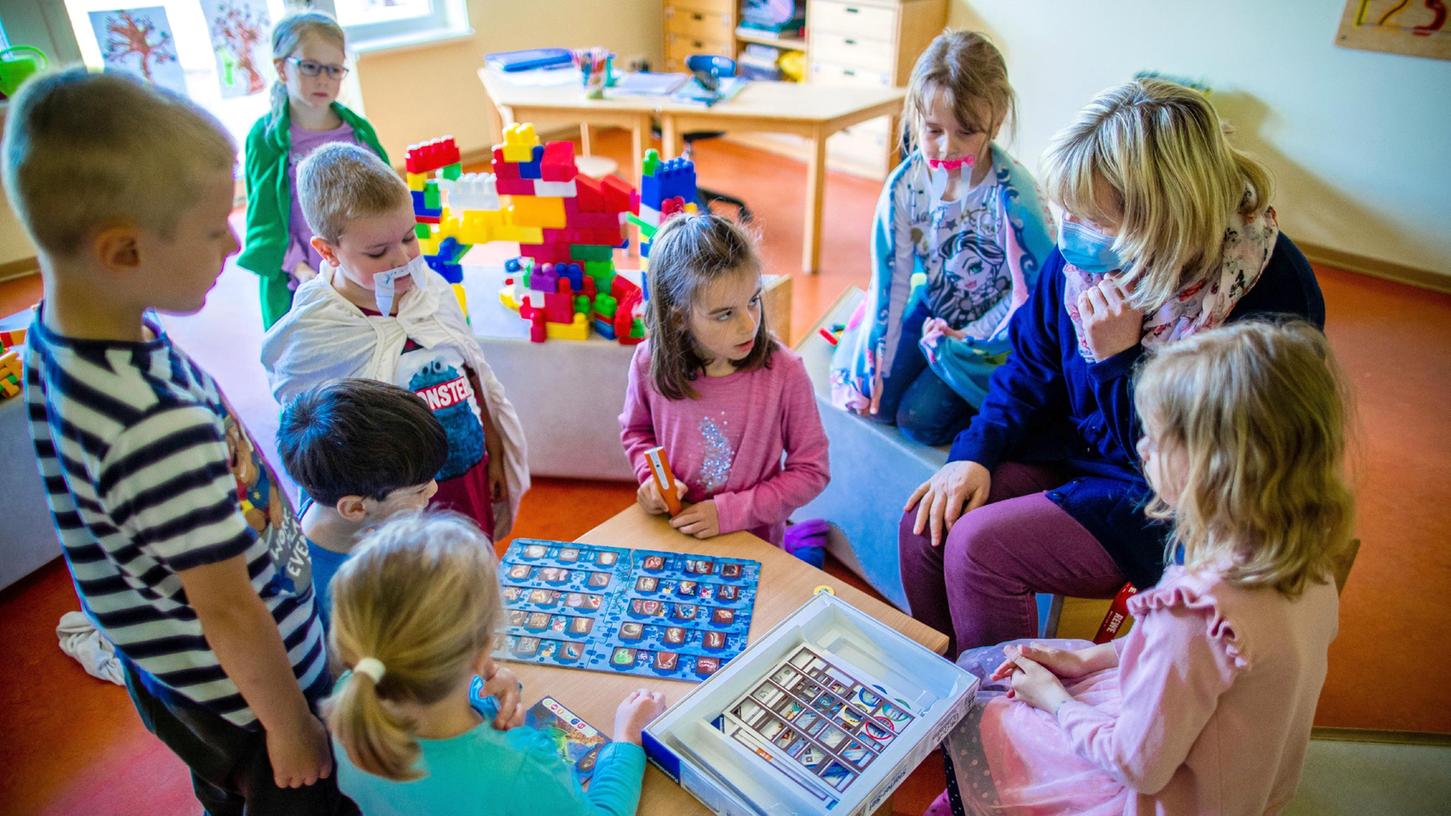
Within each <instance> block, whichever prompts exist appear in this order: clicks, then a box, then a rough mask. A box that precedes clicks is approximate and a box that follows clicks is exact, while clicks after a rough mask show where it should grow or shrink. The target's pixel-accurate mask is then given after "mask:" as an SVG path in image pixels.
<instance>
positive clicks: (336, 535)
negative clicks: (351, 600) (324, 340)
mask: <svg viewBox="0 0 1451 816" xmlns="http://www.w3.org/2000/svg"><path fill="white" fill-rule="evenodd" d="M277 451H278V453H279V454H281V456H282V466H283V467H284V468H286V469H287V473H288V475H290V476H291V477H292V478H293V480H294V481H296V482H297V484H298V485H299V486H300V487H301V488H302V489H303V490H304V491H305V492H306V494H307V495H306V498H304V499H303V501H302V504H301V506H300V507H299V508H298V515H297V517H298V520H299V521H300V522H301V523H302V532H303V535H305V536H307V548H308V553H309V555H311V557H312V585H313V589H315V590H316V591H317V612H318V616H319V617H320V618H322V623H323V628H324V629H326V628H327V627H328V625H329V623H330V620H329V613H330V610H331V603H332V595H331V593H330V592H329V589H328V585H329V582H331V581H332V577H333V575H334V574H336V573H337V571H338V567H341V566H342V565H343V562H344V561H346V560H347V559H348V557H349V556H350V555H351V554H352V551H353V547H354V545H356V544H357V541H358V539H359V538H361V537H362V536H363V535H364V534H365V533H366V532H367V531H368V530H370V529H372V528H373V527H376V526H378V524H380V523H382V522H383V521H384V520H385V519H387V518H388V517H389V516H392V515H394V514H396V513H400V512H403V511H406V510H422V509H423V508H424V507H427V506H428V501H429V499H432V498H433V494H435V493H437V492H438V482H436V481H435V480H434V478H433V477H434V476H435V475H436V474H437V473H438V471H439V469H440V468H442V467H443V463H444V460H446V459H447V458H448V435H447V434H445V433H444V430H443V426H442V425H440V424H439V422H438V420H437V419H436V418H434V416H433V412H432V411H430V410H429V409H428V405H427V404H425V403H424V402H423V400H421V399H419V398H418V395H417V394H414V393H413V392H412V391H409V390H407V389H404V388H399V387H398V386H396V385H391V384H389V383H383V382H378V381H377V380H363V379H348V380H333V381H331V382H328V383H324V384H323V385H319V386H315V387H313V388H309V389H308V390H306V391H304V392H302V394H300V395H299V396H298V397H297V398H296V399H294V400H292V402H290V403H288V404H287V407H286V408H284V409H283V410H282V418H281V421H280V422H279V427H278V429H277Z"/></svg>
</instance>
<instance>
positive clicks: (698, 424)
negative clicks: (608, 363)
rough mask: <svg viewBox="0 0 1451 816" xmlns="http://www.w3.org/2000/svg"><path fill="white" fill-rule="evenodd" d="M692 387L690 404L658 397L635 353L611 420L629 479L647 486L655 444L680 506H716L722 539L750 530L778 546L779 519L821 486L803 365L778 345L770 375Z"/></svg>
mask: <svg viewBox="0 0 1451 816" xmlns="http://www.w3.org/2000/svg"><path fill="white" fill-rule="evenodd" d="M692 385H693V386H694V388H695V391H696V394H697V398H696V399H680V400H671V399H666V398H665V397H664V396H662V395H661V394H660V392H659V391H656V390H655V386H654V384H653V383H652V382H651V381H650V341H648V340H647V341H645V342H644V343H641V344H640V345H639V347H638V348H636V349H635V357H634V359H633V360H632V361H631V362H630V378H629V385H628V386H627V387H626V390H625V410H624V412H623V413H621V414H620V440H621V442H623V443H624V446H625V455H626V456H627V457H629V459H630V465H631V466H632V467H634V469H635V478H636V479H638V480H639V481H640V482H644V481H645V480H646V479H649V478H650V466H649V465H648V464H647V463H646V462H645V456H644V452H645V451H646V450H648V449H650V448H653V447H655V446H656V445H663V446H664V447H665V453H666V455H667V456H668V457H669V458H670V465H671V469H672V470H673V471H674V472H675V475H676V477H677V478H679V479H681V480H683V481H684V482H685V485H686V487H688V488H689V492H688V493H687V494H686V497H685V498H686V501H687V502H699V501H704V500H706V499H714V500H715V505H716V513H717V517H718V519H719V522H720V531H721V533H731V532H735V531H737V530H749V531H750V532H752V533H754V534H756V535H758V536H760V537H761V538H764V539H765V540H767V541H769V542H771V543H773V544H775V545H777V546H780V544H781V540H782V538H783V537H784V535H785V529H786V518H787V517H788V516H790V515H791V513H792V512H794V511H795V510H796V508H798V507H800V506H801V505H803V504H806V503H807V502H809V501H811V500H812V499H813V498H815V497H816V494H818V493H820V492H821V491H822V489H823V488H825V487H826V482H827V480H828V479H829V478H830V477H829V475H828V472H827V456H826V449H827V443H826V433H825V432H824V431H822V429H821V415H820V414H818V413H817V411H816V395H815V393H814V392H813V391H812V388H811V380H810V379H809V378H808V377H807V376H806V367H805V366H804V365H803V364H802V362H801V358H800V357H799V356H797V355H796V354H795V353H794V352H792V351H790V350H788V349H786V348H784V347H782V346H781V345H779V344H778V345H777V346H776V350H775V352H774V353H773V354H772V355H771V366H770V368H763V369H758V370H756V371H737V372H735V373H733V374H730V375H728V376H725V377H707V376H704V375H701V376H699V377H697V378H696V379H695V381H694V382H693V383H692ZM782 454H785V464H784V465H783V464H782V461H781V460H782Z"/></svg>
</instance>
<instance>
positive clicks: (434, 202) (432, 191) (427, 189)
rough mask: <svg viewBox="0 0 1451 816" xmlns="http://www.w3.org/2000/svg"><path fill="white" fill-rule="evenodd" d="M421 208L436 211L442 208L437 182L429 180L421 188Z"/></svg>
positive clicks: (441, 198)
mask: <svg viewBox="0 0 1451 816" xmlns="http://www.w3.org/2000/svg"><path fill="white" fill-rule="evenodd" d="M423 206H425V207H427V208H428V209H430V210H436V209H439V208H440V207H442V206H443V196H442V195H441V194H439V192H438V180H437V179H429V180H428V181H427V182H426V183H425V184H424V187H423Z"/></svg>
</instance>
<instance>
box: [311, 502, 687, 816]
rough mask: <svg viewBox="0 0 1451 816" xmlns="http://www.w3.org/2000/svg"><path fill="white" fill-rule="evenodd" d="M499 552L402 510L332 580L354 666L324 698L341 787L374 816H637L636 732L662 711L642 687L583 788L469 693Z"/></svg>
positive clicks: (640, 761)
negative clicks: (586, 788) (504, 730)
mask: <svg viewBox="0 0 1451 816" xmlns="http://www.w3.org/2000/svg"><path fill="white" fill-rule="evenodd" d="M499 594H500V593H499V576H498V573H497V571H496V568H495V565H494V557H493V554H492V553H491V552H490V551H489V548H488V543H487V542H486V541H484V540H483V537H482V536H481V535H480V534H479V531H478V530H477V529H476V528H475V527H473V525H471V524H469V523H467V522H466V521H464V520H463V519H461V518H458V517H457V516H452V515H448V514H444V515H428V514H424V515H412V516H400V517H397V518H394V519H392V520H390V521H388V522H386V523H384V524H383V525H382V526H381V527H379V528H378V529H377V530H376V531H374V532H373V533H372V534H370V535H369V536H368V537H367V538H366V539H364V541H363V542H362V543H361V544H360V545H359V547H358V551H357V553H356V554H355V555H354V557H353V558H352V559H350V560H349V561H348V563H346V564H344V565H343V568H342V569H341V570H339V572H338V575H337V579H336V581H335V582H334V586H333V629H332V635H331V637H332V644H333V650H334V652H336V653H337V654H338V656H339V657H340V659H341V660H342V661H343V663H344V665H346V666H348V667H349V668H350V669H351V673H350V674H346V675H344V676H343V677H342V678H341V679H339V680H338V683H337V687H336V689H335V690H334V692H333V696H332V697H331V698H330V699H329V701H328V704H327V717H328V724H329V725H330V726H331V728H332V733H333V738H334V740H335V744H336V748H337V751H336V753H337V759H338V784H339V785H340V786H341V787H342V789H343V790H344V792H346V793H347V794H348V795H349V796H351V797H352V798H353V799H354V800H355V801H356V802H357V803H358V805H359V807H361V808H362V810H363V812H364V813H366V814H368V816H392V815H393V814H398V815H399V816H403V815H404V814H407V815H410V816H411V814H417V813H448V814H459V816H469V815H470V814H480V816H482V814H490V815H491V816H504V815H507V814H519V815H521V816H522V815H524V814H546V813H547V814H550V816H554V814H559V815H560V816H568V815H569V814H585V813H600V814H605V813H608V814H616V815H617V816H622V815H623V814H631V813H634V812H635V807H636V806H637V805H638V804H639V801H640V783H641V780H642V778H643V776H644V772H645V752H644V751H643V750H642V749H641V748H640V729H641V728H643V727H644V726H645V724H646V723H648V722H649V721H650V720H652V719H654V718H655V717H656V716H657V715H658V714H659V713H660V712H661V711H662V710H663V709H664V707H665V701H664V696H663V695H661V694H660V693H659V692H650V691H648V690H645V689H641V690H639V691H637V692H634V693H633V694H631V695H630V696H629V697H628V698H626V699H625V700H624V701H623V702H621V703H620V706H619V709H618V710H617V711H616V713H615V730H614V736H615V741H614V742H612V743H610V744H608V745H606V746H605V747H604V748H603V749H602V750H601V751H600V754H599V759H598V761H597V763H596V765H595V771H594V775H593V777H592V778H591V779H590V785H589V792H588V793H584V792H582V791H581V790H580V788H579V785H578V784H576V783H575V782H574V781H573V780H572V779H571V777H570V770H569V767H568V766H567V765H566V764H565V763H564V762H563V761H562V760H561V759H560V757H559V754H558V752H557V749H556V748H555V746H554V743H553V741H552V740H551V739H550V738H548V737H546V736H545V735H544V734H541V733H539V732H538V731H535V730H533V729H515V730H512V731H510V732H508V733H501V732H500V730H498V729H497V728H496V727H494V725H492V724H491V723H490V718H491V716H492V712H490V711H488V710H487V707H485V708H484V709H480V708H478V707H476V706H475V704H474V703H473V702H472V701H471V700H470V695H469V687H470V684H471V683H472V681H473V677H474V675H476V674H482V675H485V676H487V675H488V674H489V673H490V671H491V670H492V667H493V658H492V657H490V653H491V651H492V649H493V645H494V638H495V633H496V631H497V630H498V628H499V627H500V626H501V625H502V622H503V620H502V619H503V610H502V609H501V608H500V604H499Z"/></svg>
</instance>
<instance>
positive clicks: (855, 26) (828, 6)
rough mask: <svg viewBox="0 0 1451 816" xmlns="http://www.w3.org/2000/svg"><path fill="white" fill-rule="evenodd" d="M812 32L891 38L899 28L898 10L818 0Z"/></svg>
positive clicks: (813, 17)
mask: <svg viewBox="0 0 1451 816" xmlns="http://www.w3.org/2000/svg"><path fill="white" fill-rule="evenodd" d="M810 13H811V17H810V23H811V30H812V32H813V33H821V32H827V31H829V32H832V33H835V34H841V35H844V36H847V37H858V38H861V39H875V40H883V39H884V40H888V41H890V40H891V38H892V34H893V33H894V32H895V31H896V29H897V10H896V9H895V8H891V7H886V8H884V7H882V6H869V5H862V4H860V3H837V2H825V1H824V0H823V2H815V3H812V4H811V12H810Z"/></svg>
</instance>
